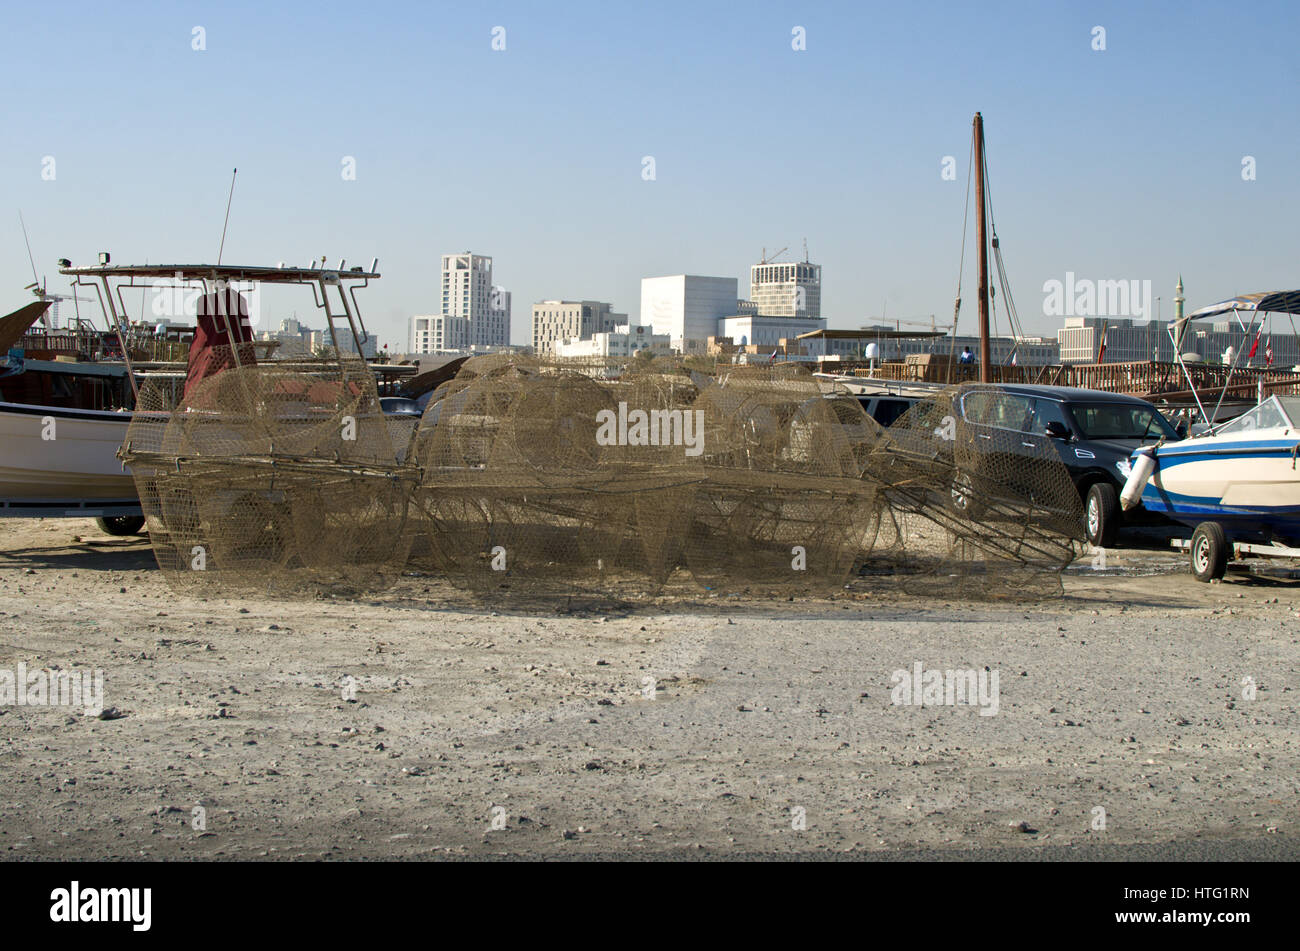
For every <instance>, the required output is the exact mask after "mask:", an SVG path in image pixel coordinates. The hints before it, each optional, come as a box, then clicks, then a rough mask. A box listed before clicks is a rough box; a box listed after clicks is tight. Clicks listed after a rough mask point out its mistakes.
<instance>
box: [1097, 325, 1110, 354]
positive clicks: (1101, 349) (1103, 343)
mask: <svg viewBox="0 0 1300 951" xmlns="http://www.w3.org/2000/svg"><path fill="white" fill-rule="evenodd" d="M1109 326H1110V321H1109V320H1103V321H1102V322H1101V346H1100V347H1098V348H1097V362H1098V363H1101V362H1102V361H1103V360H1104V359H1105V358H1106V328H1107V327H1109Z"/></svg>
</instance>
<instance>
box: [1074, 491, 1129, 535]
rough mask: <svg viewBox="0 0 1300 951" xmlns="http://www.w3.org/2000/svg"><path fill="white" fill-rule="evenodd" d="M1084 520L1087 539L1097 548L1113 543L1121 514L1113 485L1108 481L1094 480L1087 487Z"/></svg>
mask: <svg viewBox="0 0 1300 951" xmlns="http://www.w3.org/2000/svg"><path fill="white" fill-rule="evenodd" d="M1083 511H1084V520H1085V523H1086V524H1085V527H1086V528H1087V533H1088V541H1089V542H1091V543H1092V544H1093V545H1094V546H1095V547H1097V548H1109V547H1111V546H1112V545H1114V544H1115V536H1116V535H1117V534H1118V533H1119V523H1120V521H1121V520H1122V518H1123V516H1122V515H1120V510H1119V496H1118V495H1116V494H1115V487H1114V486H1113V485H1111V484H1110V483H1109V482H1096V483H1094V484H1093V486H1092V487H1091V488H1090V489H1088V498H1087V499H1086V500H1085V502H1084V508H1083Z"/></svg>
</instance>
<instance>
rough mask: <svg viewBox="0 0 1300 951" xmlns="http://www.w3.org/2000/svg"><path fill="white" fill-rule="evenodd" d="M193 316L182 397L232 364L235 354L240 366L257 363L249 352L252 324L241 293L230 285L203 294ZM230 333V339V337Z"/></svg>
mask: <svg viewBox="0 0 1300 951" xmlns="http://www.w3.org/2000/svg"><path fill="white" fill-rule="evenodd" d="M195 316H196V317H197V323H198V326H197V328H196V329H195V331H194V339H193V340H191V341H190V353H189V359H188V365H187V371H186V374H185V396H186V397H188V396H189V395H190V392H191V391H192V390H193V389H194V387H196V386H198V385H199V383H200V382H201V381H203V380H206V379H207V378H208V377H210V376H216V375H217V374H218V373H220V372H221V371H222V370H226V369H229V368H230V367H233V366H235V365H236V363H235V357H236V355H237V356H238V357H239V365H240V366H252V365H253V364H255V363H257V358H256V356H255V355H254V353H253V327H252V325H251V324H250V323H249V320H248V301H246V300H245V299H244V296H243V295H242V294H240V293H239V292H238V291H236V290H232V289H230V288H225V289H224V290H219V291H213V292H212V293H210V294H204V295H203V296H202V297H200V298H199V300H198V306H197V309H196V312H195ZM227 327H229V331H227ZM232 335H233V337H234V339H231V337H232ZM236 348H238V349H237V350H236Z"/></svg>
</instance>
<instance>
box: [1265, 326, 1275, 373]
mask: <svg viewBox="0 0 1300 951" xmlns="http://www.w3.org/2000/svg"><path fill="white" fill-rule="evenodd" d="M1272 365H1273V335H1272V334H1269V335H1268V340H1267V341H1265V343H1264V366H1266V367H1271V366H1272Z"/></svg>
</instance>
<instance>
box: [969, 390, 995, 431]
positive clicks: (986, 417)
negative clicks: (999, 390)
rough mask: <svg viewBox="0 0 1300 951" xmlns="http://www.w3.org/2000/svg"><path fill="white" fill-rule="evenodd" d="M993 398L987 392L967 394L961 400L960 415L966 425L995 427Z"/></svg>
mask: <svg viewBox="0 0 1300 951" xmlns="http://www.w3.org/2000/svg"><path fill="white" fill-rule="evenodd" d="M993 396H994V394H992V393H990V392H989V391H987V390H981V391H979V392H976V393H967V394H966V395H965V396H963V397H962V400H961V415H962V418H963V419H965V420H966V422H968V423H979V424H980V425H984V426H990V425H997V423H996V422H995V421H994V413H993Z"/></svg>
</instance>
